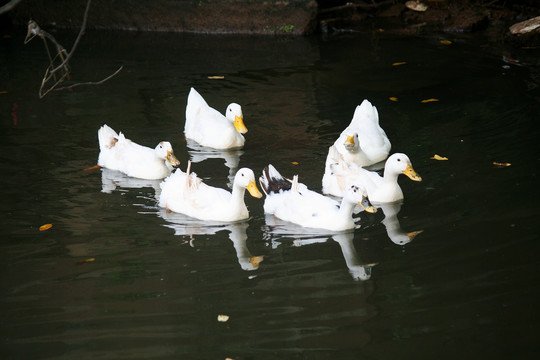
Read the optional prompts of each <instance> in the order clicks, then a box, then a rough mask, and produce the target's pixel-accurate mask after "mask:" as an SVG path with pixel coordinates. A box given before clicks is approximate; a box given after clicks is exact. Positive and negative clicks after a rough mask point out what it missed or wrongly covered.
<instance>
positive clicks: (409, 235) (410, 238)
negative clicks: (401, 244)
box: [405, 230, 424, 241]
mask: <svg viewBox="0 0 540 360" xmlns="http://www.w3.org/2000/svg"><path fill="white" fill-rule="evenodd" d="M423 231H424V230H418V231H411V232H408V233H406V234H405V235H407V237H408V238H409V240H410V241H412V240H413V239H414V238H415V237H416V235H418V234H420V233H421V232H423Z"/></svg>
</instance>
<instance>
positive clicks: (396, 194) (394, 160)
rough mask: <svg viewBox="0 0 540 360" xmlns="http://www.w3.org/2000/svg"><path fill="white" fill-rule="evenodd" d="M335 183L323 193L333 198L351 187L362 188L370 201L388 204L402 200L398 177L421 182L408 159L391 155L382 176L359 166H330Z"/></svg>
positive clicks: (341, 194) (396, 154) (405, 156)
mask: <svg viewBox="0 0 540 360" xmlns="http://www.w3.org/2000/svg"><path fill="white" fill-rule="evenodd" d="M330 168H331V171H332V173H333V176H334V177H335V179H334V180H335V183H334V184H333V186H332V187H331V188H327V189H325V192H327V193H330V194H332V195H334V196H343V195H344V191H345V190H346V189H347V188H348V187H349V186H352V185H357V186H363V187H364V188H365V189H366V192H367V195H368V197H369V199H370V201H373V202H378V203H389V202H395V201H400V200H403V191H402V190H401V187H400V186H399V184H398V176H399V175H401V174H404V175H406V176H407V177H409V178H410V179H411V180H413V181H422V178H421V177H420V175H418V174H417V173H416V171H414V169H413V167H412V164H411V161H410V159H409V157H408V156H407V155H405V154H402V153H395V154H392V155H391V156H390V157H389V158H388V159H387V160H386V163H385V166H384V175H383V176H381V175H379V174H378V173H377V172H375V171H369V170H366V169H364V168H362V167H360V166H356V165H354V164H353V165H347V164H344V163H340V164H334V165H332V166H330Z"/></svg>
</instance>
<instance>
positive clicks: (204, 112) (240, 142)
mask: <svg viewBox="0 0 540 360" xmlns="http://www.w3.org/2000/svg"><path fill="white" fill-rule="evenodd" d="M247 131H248V130H247V128H246V126H245V125H244V116H243V114H242V107H241V106H240V105H239V104H237V103H231V104H229V106H228V107H227V110H226V111H225V115H222V114H221V113H220V112H219V111H217V110H216V109H214V108H212V107H210V106H209V105H208V103H207V102H206V101H205V100H204V98H203V97H202V96H201V95H200V94H199V93H198V92H197V91H196V90H195V89H194V88H191V90H190V92H189V95H188V99H187V105H186V123H185V126H184V133H185V135H186V138H188V139H191V140H194V141H196V142H198V143H199V144H200V145H201V146H206V147H210V148H214V149H233V148H239V147H242V146H244V142H245V139H244V136H243V135H242V134H245V133H247Z"/></svg>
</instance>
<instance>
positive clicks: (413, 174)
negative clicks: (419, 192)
mask: <svg viewBox="0 0 540 360" xmlns="http://www.w3.org/2000/svg"><path fill="white" fill-rule="evenodd" d="M403 173H404V174H405V175H407V177H408V178H409V179H411V180H413V181H422V178H421V177H420V175H418V174H417V173H416V171H414V169H413V167H412V165H411V164H407V168H406V169H405V170H403Z"/></svg>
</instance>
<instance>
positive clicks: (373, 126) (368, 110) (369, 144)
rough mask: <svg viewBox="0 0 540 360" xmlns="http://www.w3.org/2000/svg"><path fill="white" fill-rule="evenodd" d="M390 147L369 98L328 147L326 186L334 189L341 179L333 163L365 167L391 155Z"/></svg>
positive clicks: (324, 184)
mask: <svg viewBox="0 0 540 360" xmlns="http://www.w3.org/2000/svg"><path fill="white" fill-rule="evenodd" d="M390 148H391V144H390V140H388V137H387V136H386V133H385V132H384V130H383V129H382V128H381V127H380V126H379V113H378V112H377V108H376V107H375V106H372V105H371V103H370V102H369V101H368V100H364V101H363V102H362V104H361V105H358V106H357V107H356V110H355V111H354V115H353V119H352V120H351V123H350V124H349V126H347V128H346V129H345V130H343V131H342V132H341V135H340V136H339V138H338V139H337V140H336V141H335V142H334V144H333V145H332V146H330V147H329V148H328V155H327V157H326V163H325V169H324V175H323V179H322V182H323V188H325V189H331V188H335V187H336V186H337V185H336V181H337V179H336V178H335V176H334V175H333V172H332V171H331V169H330V166H331V165H334V164H336V163H337V164H344V165H345V166H349V165H351V164H352V165H355V166H362V167H364V166H369V165H373V164H377V163H379V162H381V161H383V160H384V159H386V158H387V156H388V153H389V152H390ZM325 192H326V191H325ZM328 193H330V194H331V193H332V192H328Z"/></svg>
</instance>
